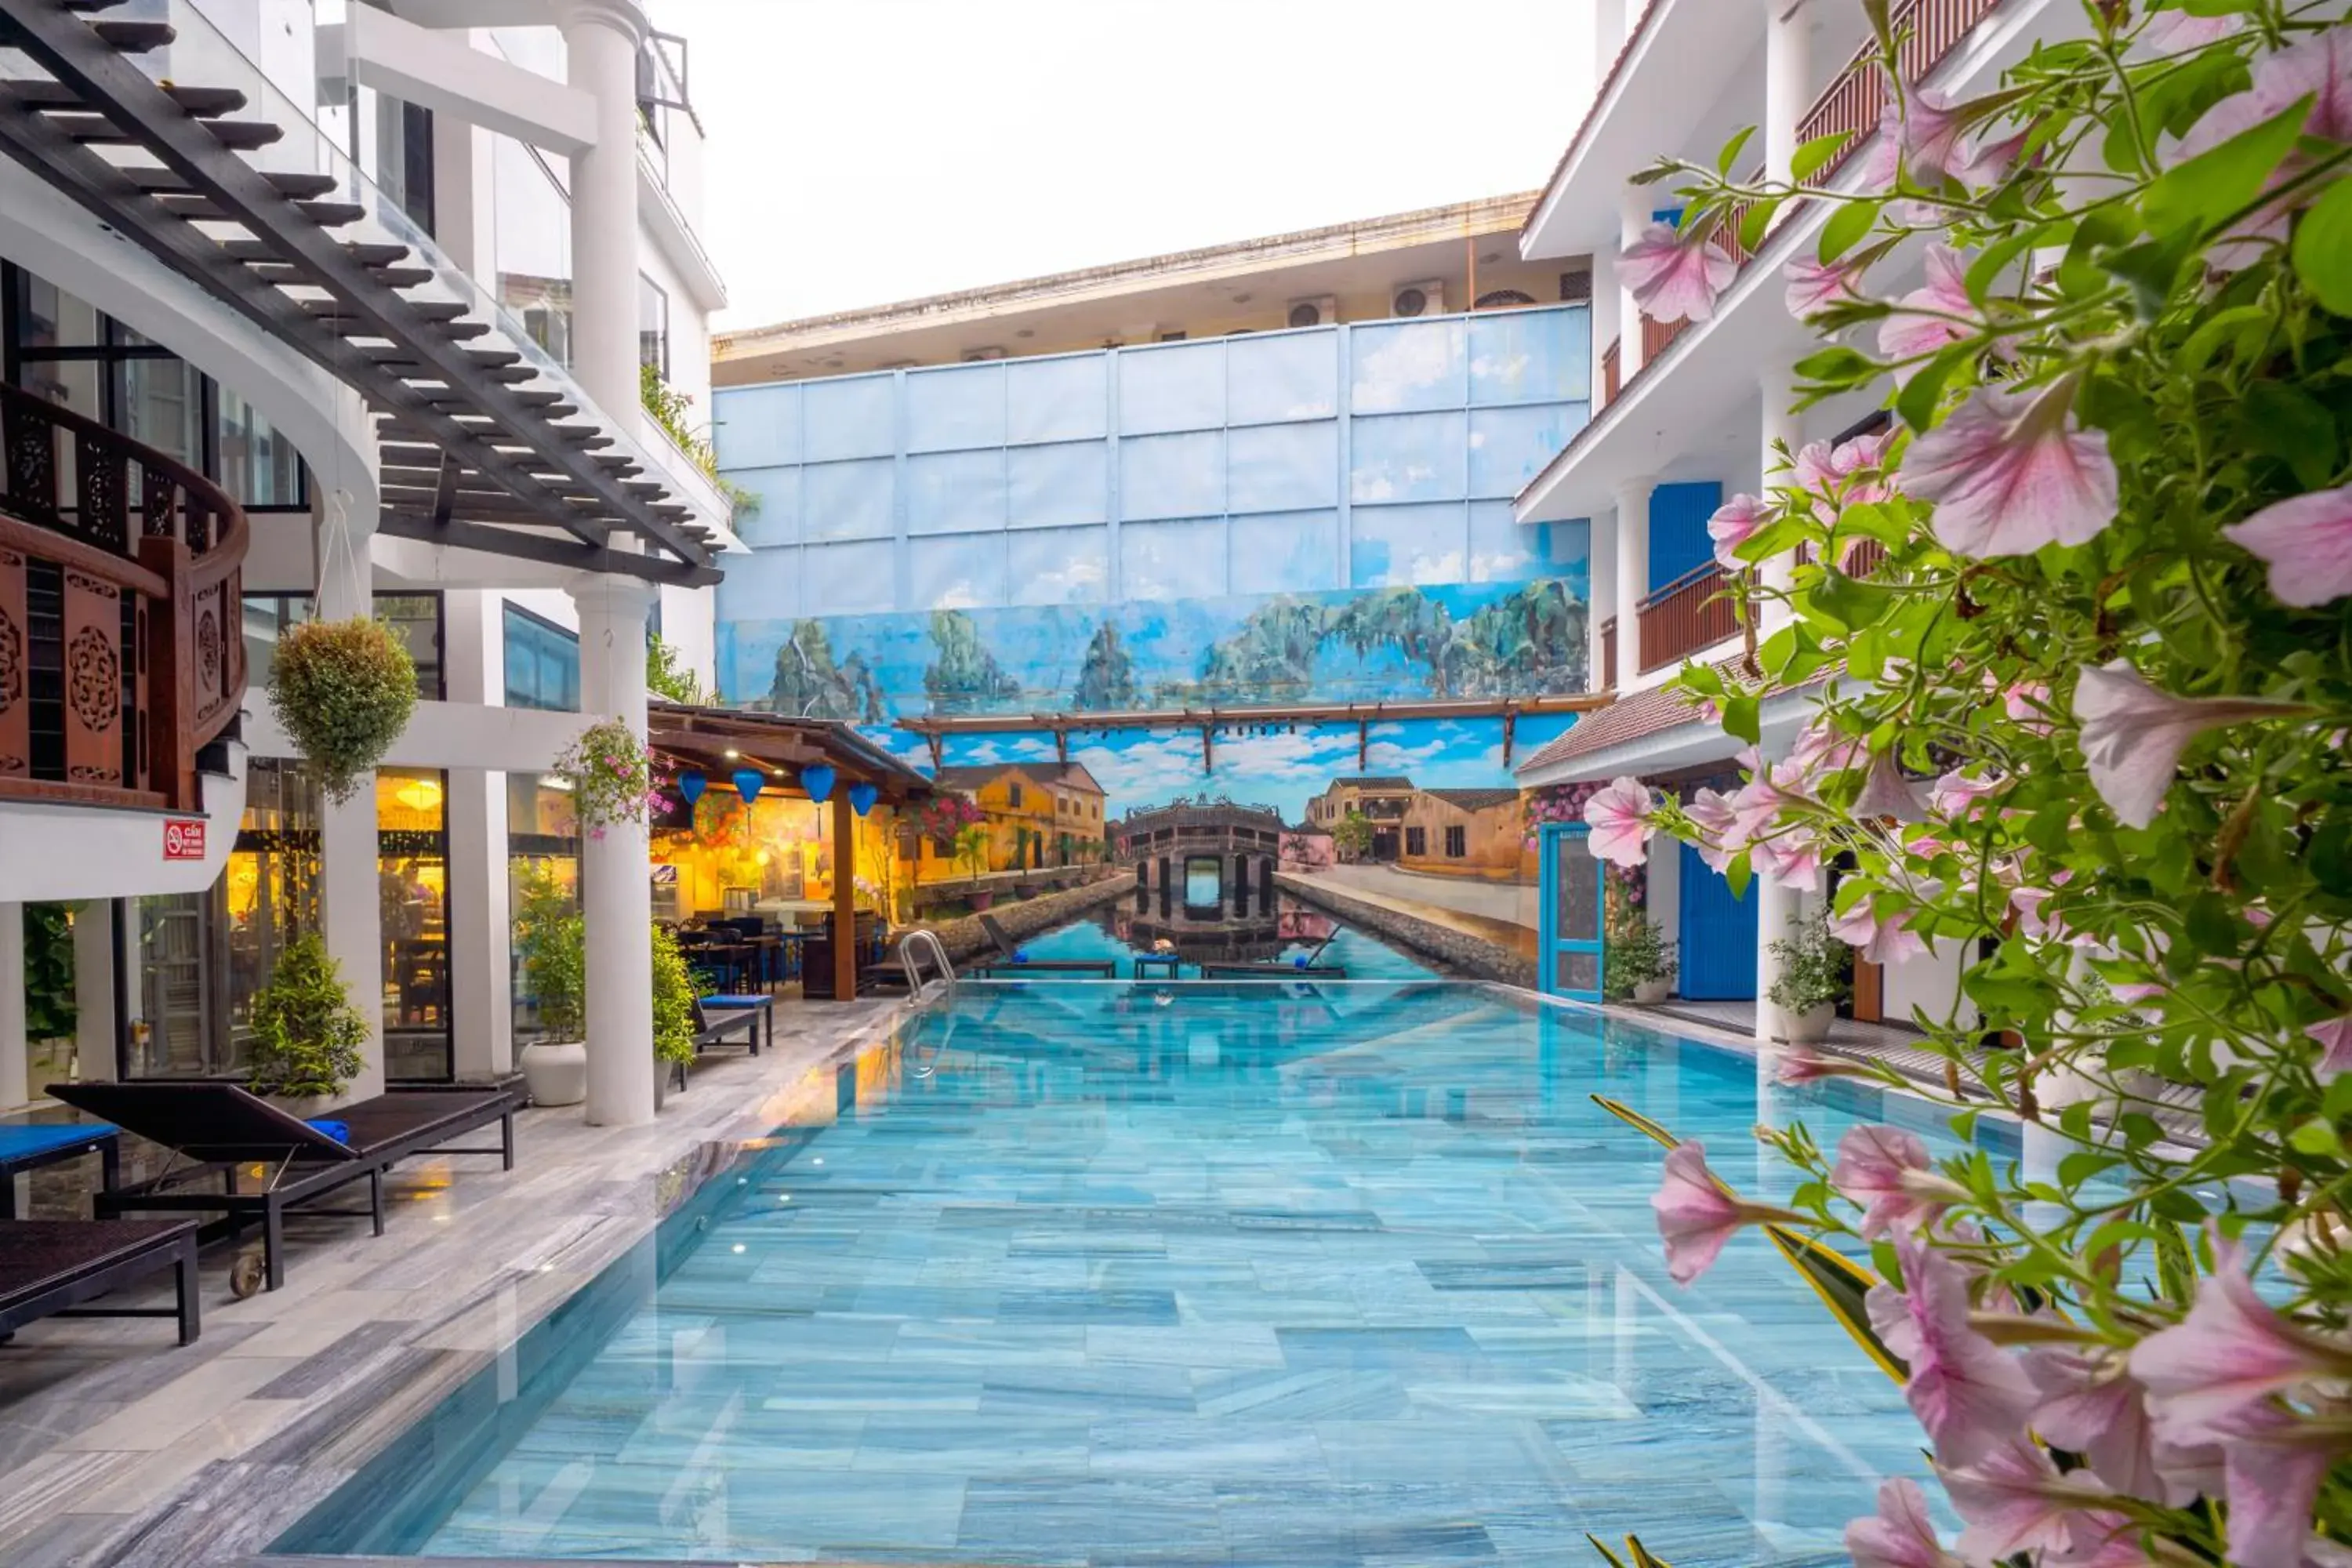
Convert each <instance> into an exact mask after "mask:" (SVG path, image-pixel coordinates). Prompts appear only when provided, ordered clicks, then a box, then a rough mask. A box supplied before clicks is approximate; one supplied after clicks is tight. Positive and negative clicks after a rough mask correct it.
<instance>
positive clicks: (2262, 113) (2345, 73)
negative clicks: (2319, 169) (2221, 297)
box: [2168, 26, 2352, 271]
mask: <svg viewBox="0 0 2352 1568" xmlns="http://www.w3.org/2000/svg"><path fill="white" fill-rule="evenodd" d="M2305 99H2309V100H2311V109H2310V110H2309V111H2308V113H2307V114H2306V116H2305V120H2304V122H2303V134H2304V135H2305V137H2308V138H2316V139H2318V140H2320V141H2323V142H2352V27H2344V26H2338V27H2331V28H2329V29H2328V30H2327V31H2326V32H2324V33H2311V34H2306V35H2305V37H2303V39H2302V41H2301V42H2299V43H2296V44H2294V46H2292V47H2288V48H2284V49H2281V50H2279V51H2278V52H2277V53H2275V54H2266V55H2263V56H2260V57H2259V58H2256V59H2255V61H2254V63H2253V85H2252V87H2250V88H2249V89H2246V90H2245V91H2244V92H2241V93H2236V94H2233V95H2232V96H2231V97H2229V98H2225V99H2223V100H2221V102H2219V103H2217V104H2215V105H2213V107H2212V108H2210V109H2209V110H2206V111H2205V113H2204V115H2203V116H2202V117H2201V118H2200V119H2199V121H2197V123H2196V124H2194V125H2192V126H2190V127H2189V133H2188V134H2187V135H2185V136H2183V137H2182V138H2181V139H2180V141H2179V142H2178V143H2177V144H2176V145H2175V146H2174V147H2173V148H2172V149H2171V150H2170V153H2168V161H2169V162H2172V163H2185V162H2186V161H2188V160H2189V159H2190V158H2194V157H2196V156H2197V155H2198V154H2200V153H2207V152H2210V151H2211V150H2212V149H2213V148H2215V147H2218V146H2220V145H2221V143H2222V142H2227V141H2229V140H2230V139H2231V137H2234V136H2237V135H2239V134H2240V133H2242V132H2246V131H2250V130H2252V128H2253V127H2255V126H2257V125H2259V124H2261V123H2262V122H2263V121H2266V120H2269V119H2271V118H2273V116H2276V115H2279V114H2283V113H2284V112H2285V111H2286V110H2288V109H2290V108H2292V107H2293V106H2294V105H2295V104H2296V103H2298V102H2301V101H2302V100H2305ZM2311 163H2312V160H2311V156H2310V155H2309V154H2308V153H2303V152H2301V151H2297V152H2295V153H2291V154H2289V155H2288V157H2287V158H2286V160H2285V161H2284V162H2283V163H2280V164H2279V166H2278V167H2277V168H2276V169H2274V170H2273V171H2272V172H2271V175H2270V181H2269V185H2268V186H2266V187H2265V188H2266V189H2267V188H2271V187H2275V186H2276V185H2278V184H2281V183H2282V182H2284V181H2286V180H2289V179H2292V178H2294V176H2295V175H2297V174H2303V173H2305V171H2307V170H2308V169H2309V168H2310V167H2311ZM2305 199H2307V198H2305ZM2294 205H2295V198H2293V197H2287V198H2282V199H2281V200H2279V201H2276V202H2273V203H2271V204H2269V205H2266V206H2264V207H2263V208H2262V209H2261V210H2260V211H2258V212H2256V213H2254V214H2253V215H2252V216H2250V217H2248V218H2247V219H2246V220H2245V221H2244V222H2243V223H2242V225H2241V226H2239V227H2238V228H2236V229H2234V230H2232V231H2231V240H2234V241H2236V242H2237V243H2227V242H2225V243H2222V244H2219V245H2215V246H2213V247H2210V249H2209V250H2207V252H2206V256H2205V260H2206V264H2207V265H2208V266H2209V267H2212V268H2218V269H2221V270H2222V271H2233V270H2235V269H2236V268H2241V267H2245V266H2250V265H2252V263H2253V262H2255V261H2257V260H2259V259H2261V258H2262V256H2263V250H2264V242H2266V241H2272V240H2283V239H2284V238H2285V237H2286V233H2287V224H2288V219H2289V215H2290V213H2291V212H2292V210H2293V208H2294Z"/></svg>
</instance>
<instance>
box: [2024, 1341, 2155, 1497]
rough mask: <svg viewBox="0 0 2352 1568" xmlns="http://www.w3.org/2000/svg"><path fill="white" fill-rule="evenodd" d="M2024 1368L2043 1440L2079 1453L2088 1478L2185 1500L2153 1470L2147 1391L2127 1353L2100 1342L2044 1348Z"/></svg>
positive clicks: (2131, 1493)
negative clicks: (2037, 1400) (2038, 1399)
mask: <svg viewBox="0 0 2352 1568" xmlns="http://www.w3.org/2000/svg"><path fill="white" fill-rule="evenodd" d="M2025 1372H2026V1375H2027V1376H2029V1377H2031V1378H2032V1380H2033V1383H2034V1386H2035V1387H2037V1388H2039V1389H2040V1390H2041V1391H2042V1403H2041V1404H2040V1405H2036V1406H2035V1407H2034V1411H2033V1429H2034V1431H2035V1432H2036V1433H2038V1434H2040V1436H2041V1437H2042V1441H2043V1442H2045V1443H2048V1444H2050V1445H2052V1446H2053V1447H2059V1448H2064V1449H2066V1450H2067V1451H2068V1452H2070V1453H2075V1454H2080V1455H2082V1456H2083V1457H2084V1459H2085V1460H2086V1461H2088V1463H2089V1464H2090V1467H2091V1473H2092V1474H2093V1475H2095V1476H2097V1477H2098V1478H2099V1479H2101V1480H2103V1481H2105V1482H2106V1483H2107V1485H2109V1486H2111V1487H2113V1488H2115V1489H2116V1491H2118V1492H2121V1493H2123V1494H2125V1495H2126V1496H2128V1497H2137V1498H2147V1499H2149V1500H2154V1501H2168V1502H2177V1503H2185V1502H2187V1501H2189V1498H2188V1497H2187V1496H2184V1495H2179V1494H2178V1492H2177V1490H2176V1489H2175V1488H2174V1487H2173V1485H2172V1484H2171V1483H2170V1482H2169V1481H2168V1479H2166V1477H2165V1476H2164V1474H2163V1472H2162V1471H2161V1470H2159V1469H2158V1467H2157V1463H2156V1430H2155V1427H2154V1426H2153V1425H2151V1423H2150V1422H2149V1420H2148V1414H2147V1390H2146V1389H2144V1388H2142V1387H2141V1386H2140V1385H2139V1384H2138V1382H2137V1380H2135V1379H2134V1378H2133V1376H2132V1375H2131V1367H2130V1362H2129V1357H2128V1356H2127V1355H2126V1354H2125V1353H2124V1352H2120V1351H2116V1350H2114V1349H2111V1348H2109V1347H2106V1346H2103V1345H2102V1346H2087V1347H2084V1348H2081V1349H2077V1348H2075V1347H2073V1346H2063V1347H2062V1346H2055V1345H2045V1346H2042V1347H2040V1348H2038V1349H2035V1350H2031V1351H2028V1352H2025Z"/></svg>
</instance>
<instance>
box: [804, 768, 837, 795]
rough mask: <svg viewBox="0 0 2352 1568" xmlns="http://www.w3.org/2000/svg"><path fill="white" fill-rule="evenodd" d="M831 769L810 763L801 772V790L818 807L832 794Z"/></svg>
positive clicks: (832, 777)
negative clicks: (806, 792) (805, 792)
mask: <svg viewBox="0 0 2352 1568" xmlns="http://www.w3.org/2000/svg"><path fill="white" fill-rule="evenodd" d="M833 779H834V773H833V769H831V768H830V767H828V766H826V765H825V764H824V763H810V764H809V765H808V766H806V767H804V768H803V769H802V770H801V788H803V789H804V790H806V791H808V797H809V798H810V799H811V800H813V801H814V802H816V803H817V804H818V805H824V798H825V796H827V795H831V794H832V793H833Z"/></svg>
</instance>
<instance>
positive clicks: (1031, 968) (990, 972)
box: [975, 915, 1118, 980]
mask: <svg viewBox="0 0 2352 1568" xmlns="http://www.w3.org/2000/svg"><path fill="white" fill-rule="evenodd" d="M980 929H981V931H982V932H983V933H985V934H986V935H987V937H988V944H989V945H990V946H991V947H992V948H994V949H995V950H996V956H995V957H993V958H992V959H988V960H986V961H984V962H983V963H982V964H981V965H980V967H979V968H978V970H977V971H975V973H979V974H981V975H982V976H986V977H990V978H993V977H994V976H995V975H996V974H997V973H999V972H1000V971H1002V972H1003V973H1007V974H1097V975H1100V976H1101V977H1102V978H1103V979H1105V980H1116V979H1117V978H1118V960H1117V959H1114V958H1099V959H1097V958H1049V959H1042V960H1040V959H1024V958H1022V957H1020V956H1019V955H1020V952H1021V950H1020V949H1019V948H1017V947H1015V946H1014V945H1013V938H1012V937H1011V936H1010V935H1008V934H1006V932H1005V930H1004V928H1003V926H1001V925H999V924H997V923H996V917H995V916H994V915H982V916H981V917H980Z"/></svg>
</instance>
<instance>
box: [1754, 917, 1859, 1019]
mask: <svg viewBox="0 0 2352 1568" xmlns="http://www.w3.org/2000/svg"><path fill="white" fill-rule="evenodd" d="M1771 952H1772V956H1773V958H1774V959H1776V960H1777V961H1778V962H1779V963H1780V974H1779V976H1778V977H1777V978H1776V979H1774V980H1773V982H1772V984H1771V988H1770V990H1769V993H1768V995H1769V999H1770V1001H1771V1003H1772V1005H1774V1006H1775V1007H1778V1008H1780V1016H1781V1018H1782V1020H1783V1021H1784V1022H1785V1023H1786V1025H1787V1026H1788V1037H1789V1041H1790V1044H1791V1045H1800V1046H1811V1045H1819V1044H1820V1043H1821V1042H1822V1040H1824V1039H1827V1038H1828V1037H1829V1032H1830V1022H1831V1020H1832V1019H1833V1018H1835V1017H1836V1016H1837V1005H1838V1004H1839V1003H1840V1002H1842V1001H1843V1000H1844V999H1845V996H1846V991H1847V987H1848V985H1849V984H1851V982H1850V980H1849V978H1848V973H1849V971H1848V965H1849V964H1850V963H1852V961H1853V949H1852V948H1849V947H1848V946H1846V945H1845V943H1843V942H1840V941H1838V940H1837V939H1836V938H1835V937H1833V936H1832V935H1831V934H1830V927H1829V920H1828V917H1827V916H1826V915H1816V916H1814V917H1813V918H1812V919H1811V920H1810V921H1805V922H1804V923H1803V924H1801V925H1791V926H1790V931H1789V934H1788V935H1787V936H1785V937H1781V938H1780V939H1779V940H1777V941H1775V942H1773V943H1772V944H1771Z"/></svg>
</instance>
